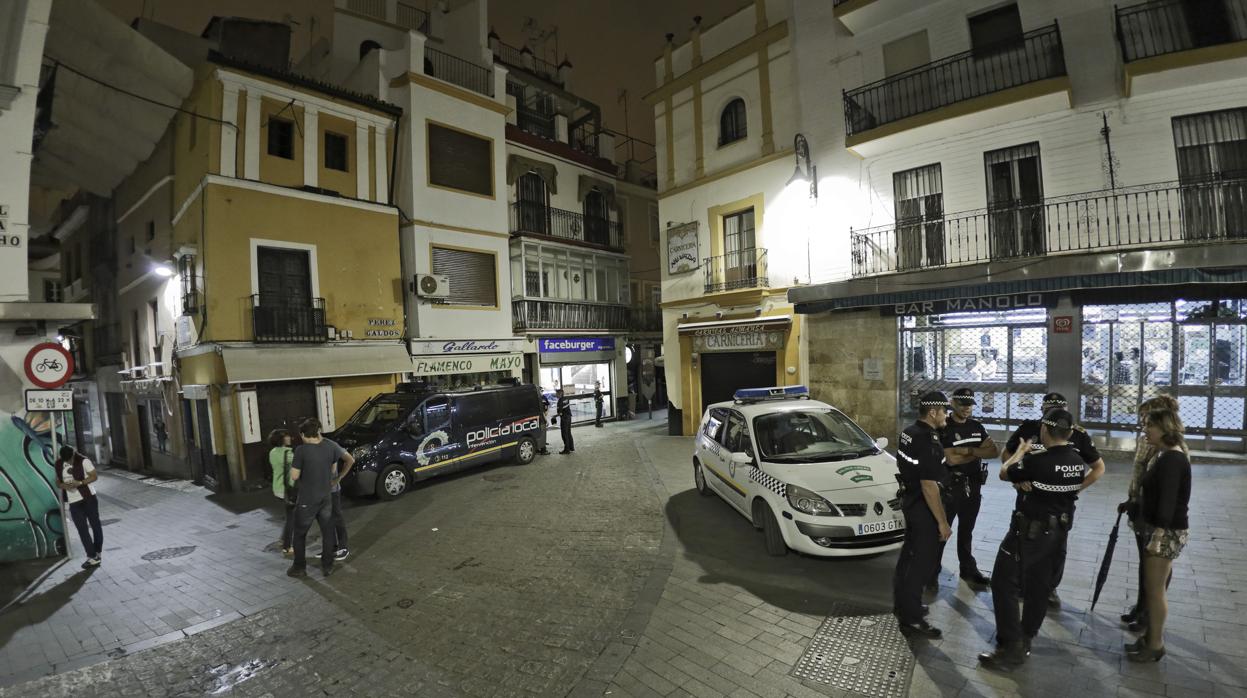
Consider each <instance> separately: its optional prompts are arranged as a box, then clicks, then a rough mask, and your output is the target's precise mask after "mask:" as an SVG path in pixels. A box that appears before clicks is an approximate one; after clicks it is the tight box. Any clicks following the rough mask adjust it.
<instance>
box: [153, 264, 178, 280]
mask: <svg viewBox="0 0 1247 698" xmlns="http://www.w3.org/2000/svg"><path fill="white" fill-rule="evenodd" d="M152 271H153V272H155V273H156V276H159V277H163V278H165V279H167V278H169V277H171V276H173V274H174V271H173V267H171V266H169V265H168V264H157V265H156V266H154V267H152Z"/></svg>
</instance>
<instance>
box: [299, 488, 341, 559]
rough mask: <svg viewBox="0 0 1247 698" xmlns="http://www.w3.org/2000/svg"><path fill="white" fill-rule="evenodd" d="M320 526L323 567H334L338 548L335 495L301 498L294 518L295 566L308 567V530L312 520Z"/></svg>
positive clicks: (310, 527)
mask: <svg viewBox="0 0 1247 698" xmlns="http://www.w3.org/2000/svg"><path fill="white" fill-rule="evenodd" d="M313 521H315V522H316V523H317V525H318V526H320V537H321V548H322V551H323V552H322V554H321V558H320V565H321V567H333V553H334V551H335V550H337V549H338V547H337V545H335V542H336V541H335V540H334V532H333V497H332V496H328V495H326V496H325V497H322V498H321V499H319V500H317V501H314V502H307V501H305V500H300V501H299V504H298V506H296V507H295V519H294V566H295V567H297V568H299V569H303V568H304V567H307V532H308V531H310V530H311V529H312V522H313Z"/></svg>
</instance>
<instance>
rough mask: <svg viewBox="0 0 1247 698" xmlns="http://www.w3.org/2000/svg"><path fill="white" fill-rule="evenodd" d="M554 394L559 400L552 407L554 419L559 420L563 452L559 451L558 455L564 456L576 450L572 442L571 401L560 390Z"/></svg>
mask: <svg viewBox="0 0 1247 698" xmlns="http://www.w3.org/2000/svg"><path fill="white" fill-rule="evenodd" d="M554 394H555V395H557V396H558V398H559V401H558V403H557V404H555V406H554V411H555V416H554V418H555V419H557V420H559V434H560V435H561V436H562V437H563V450H562V451H559V455H566V454H568V453H571V452H573V451H575V450H576V443H575V442H574V441H572V400H571V398H570V397H568V396H567V394H566V393H564V392H563V389H562V388H559V389H558V390H557V391H555V393H554Z"/></svg>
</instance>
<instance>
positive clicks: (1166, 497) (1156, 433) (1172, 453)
mask: <svg viewBox="0 0 1247 698" xmlns="http://www.w3.org/2000/svg"><path fill="white" fill-rule="evenodd" d="M1145 431H1146V433H1147V440H1148V443H1149V444H1151V445H1152V446H1153V447H1154V448H1156V449H1157V450H1158V451H1159V455H1157V456H1156V463H1155V465H1153V466H1152V467H1151V469H1149V470H1148V471H1147V473H1146V474H1144V476H1143V479H1142V481H1141V482H1140V483H1139V489H1140V490H1141V492H1142V496H1141V506H1140V514H1139V518H1140V519H1141V520H1142V523H1143V537H1144V538H1146V539H1147V547H1146V549H1145V556H1144V558H1143V561H1142V564H1143V575H1144V584H1143V588H1144V594H1145V597H1146V599H1147V632H1146V633H1145V634H1144V635H1143V637H1140V638H1139V641H1138V642H1136V643H1134V644H1133V645H1128V646H1127V647H1126V651H1127V654H1126V658H1127V659H1129V660H1130V661H1132V662H1158V661H1160V660H1161V658H1162V657H1164V656H1165V635H1164V633H1165V620H1166V618H1167V616H1168V615H1169V601H1168V599H1167V598H1166V595H1167V593H1168V590H1167V589H1166V586H1167V581H1168V579H1169V575H1170V574H1171V573H1172V571H1173V561H1174V560H1176V559H1178V556H1179V555H1180V554H1181V553H1182V548H1184V547H1186V542H1187V537H1188V531H1189V529H1190V522H1189V521H1188V518H1187V513H1188V507H1189V505H1190V502H1191V461H1190V458H1189V457H1188V455H1187V449H1186V440H1185V438H1184V437H1183V436H1182V433H1183V427H1182V420H1181V419H1179V418H1178V413H1177V412H1175V411H1173V410H1167V409H1160V410H1152V411H1151V412H1149V413H1148V415H1147V425H1146V427H1145Z"/></svg>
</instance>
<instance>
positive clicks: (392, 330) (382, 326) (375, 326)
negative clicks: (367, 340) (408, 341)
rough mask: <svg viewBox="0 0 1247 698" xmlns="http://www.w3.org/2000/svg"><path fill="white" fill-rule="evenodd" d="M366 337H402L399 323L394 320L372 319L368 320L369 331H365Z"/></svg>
mask: <svg viewBox="0 0 1247 698" xmlns="http://www.w3.org/2000/svg"><path fill="white" fill-rule="evenodd" d="M364 336H365V337H383V338H385V337H388V338H396V337H401V336H402V333H401V332H399V329H398V322H397V321H396V320H395V319H394V318H381V317H371V318H368V329H366V330H364Z"/></svg>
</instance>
